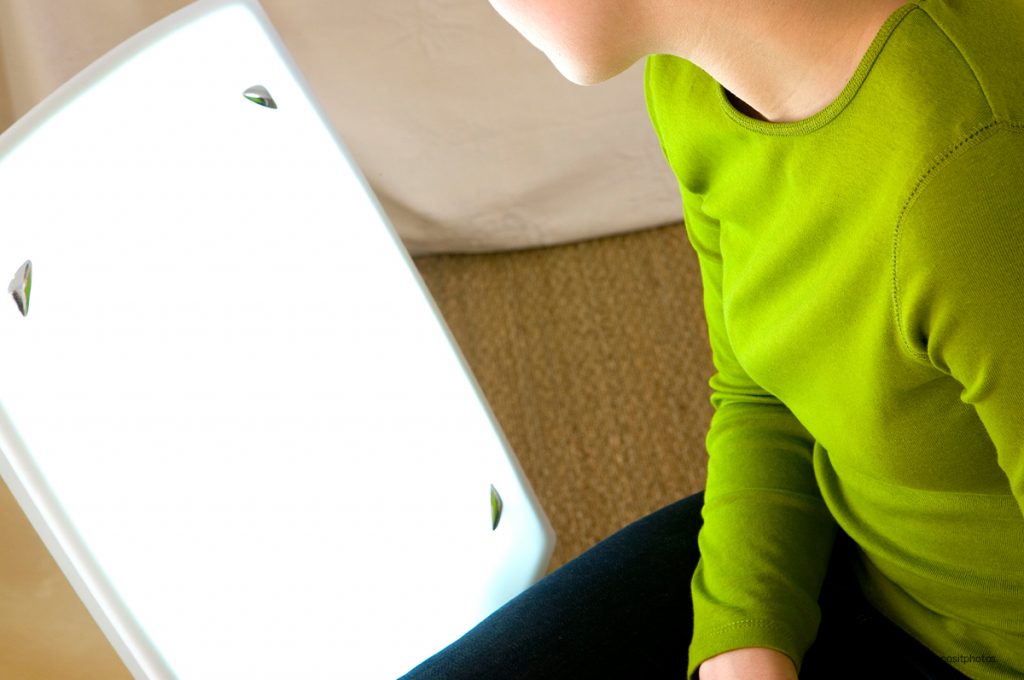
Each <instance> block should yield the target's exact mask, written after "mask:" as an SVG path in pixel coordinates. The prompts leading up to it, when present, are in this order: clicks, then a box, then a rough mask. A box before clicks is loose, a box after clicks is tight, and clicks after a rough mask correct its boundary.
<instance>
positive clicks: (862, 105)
mask: <svg viewBox="0 0 1024 680" xmlns="http://www.w3.org/2000/svg"><path fill="white" fill-rule="evenodd" d="M1022 40H1024V7H1022V2H1021V0H973V1H971V0H919V1H918V2H915V3H910V4H907V5H904V6H903V7H901V8H900V9H899V10H897V11H896V12H895V13H894V14H893V15H892V16H891V17H890V18H889V19H888V21H887V22H886V23H885V25H884V26H883V27H882V28H881V30H880V31H879V33H878V35H877V37H876V38H875V40H874V42H873V43H872V45H871V47H870V49H869V50H868V52H867V53H866V54H865V56H864V58H863V60H862V62H861V63H860V66H859V68H858V69H857V72H856V74H855V75H854V76H853V78H852V79H851V80H850V82H849V83H848V84H847V86H846V88H845V89H844V90H843V92H842V94H841V95H840V96H839V97H838V99H837V100H836V101H835V102H833V103H832V104H831V105H830V106H829V107H828V108H826V109H825V110H823V111H821V112H820V113H818V114H815V115H814V116H812V117H811V118H808V119H806V120H803V121H799V122H794V123H768V122H765V121H758V120H755V119H752V118H749V117H746V116H744V115H743V114H742V113H740V112H738V111H737V110H736V109H735V108H734V107H733V106H732V105H731V104H730V102H729V100H728V98H727V96H726V93H725V91H724V90H723V88H722V87H721V86H720V85H719V84H718V83H716V82H715V81H714V80H713V79H712V78H711V77H710V76H709V75H708V74H706V73H705V72H704V71H702V70H700V69H699V68H697V67H696V66H694V65H693V64H692V63H690V62H688V61H685V60H683V59H679V58H677V57H670V56H664V55H658V56H653V57H650V58H649V60H648V63H647V100H648V107H649V110H650V114H651V119H652V121H653V123H654V127H655V129H656V131H657V132H658V135H659V137H660V139H661V142H662V148H663V150H664V152H665V155H666V158H667V159H668V161H669V163H670V164H671V166H672V168H673V170H674V171H675V173H676V175H677V177H678V179H679V184H680V188H681V190H682V194H683V205H684V214H685V219H686V230H687V235H688V238H689V240H690V243H691V244H692V246H693V248H694V249H695V250H696V252H697V255H698V258H699V261H700V266H701V275H702V279H703V285H704V306H705V312H706V314H707V324H708V332H709V337H710V341H711V348H712V353H713V358H714V364H715V368H716V372H715V374H714V375H713V376H712V377H711V380H710V385H711V388H712V397H711V402H712V404H713V405H714V407H715V413H714V416H713V417H712V420H711V425H710V430H709V432H708V437H707V448H708V454H709V462H708V480H707V489H706V493H705V507H704V521H705V524H704V528H703V530H702V531H701V534H700V550H701V555H702V558H701V563H700V565H699V566H698V567H697V571H696V573H695V574H694V577H693V586H692V589H693V600H694V618H695V622H694V636H693V641H692V644H691V647H690V663H689V674H690V676H691V677H692V674H693V672H694V669H695V668H696V667H697V666H698V665H699V664H700V663H701V662H702V661H704V660H705V659H707V658H709V657H711V656H713V655H715V654H718V653H721V652H723V651H727V650H729V649H734V648H738V647H749V646H761V647H771V648H774V649H777V650H780V651H782V652H784V653H786V654H788V655H789V656H790V657H791V658H792V659H793V660H794V661H795V662H796V663H797V666H798V668H799V664H800V662H801V660H802V657H803V654H804V652H805V651H806V650H807V648H808V647H809V646H810V644H811V643H812V642H813V640H814V637H815V634H816V631H817V626H818V622H819V610H818V606H817V597H818V593H819V590H820V587H821V583H822V580H823V577H824V574H825V570H826V565H827V560H828V556H829V552H830V549H831V545H832V541H833V538H834V536H835V527H836V524H837V523H838V526H840V527H841V528H842V529H843V530H844V531H846V532H847V533H848V534H849V535H850V536H851V537H852V538H853V539H854V540H855V541H856V543H857V544H858V545H859V546H860V555H861V560H860V562H859V564H858V576H859V578H860V581H861V584H862V586H863V588H864V591H865V593H866V595H867V597H868V599H869V600H870V602H871V603H872V604H873V605H874V606H875V607H876V608H878V609H879V610H880V611H881V612H883V613H884V614H885V615H886V616H888V617H889V618H891V619H892V620H893V621H895V622H896V623H898V624H899V625H900V626H901V627H903V628H904V629H906V630H907V631H908V632H909V633H911V634H912V635H913V636H914V637H916V638H917V639H919V640H920V641H921V642H922V643H924V644H925V645H926V646H927V647H929V648H930V649H931V650H933V651H934V652H935V653H936V654H938V655H939V656H944V657H948V656H960V655H973V656H975V657H977V656H984V657H986V658H985V659H984V660H978V659H974V660H970V661H967V662H963V661H955V662H954V663H955V665H957V666H958V667H959V668H960V669H961V670H962V671H963V672H965V673H966V674H968V675H970V676H971V677H975V678H1010V677H1014V678H1016V677H1020V676H1021V675H1022V674H1024V513H1022V505H1024V69H1022V68H1021V64H1024V44H1022ZM864 651H865V653H870V650H864ZM988 657H994V659H993V658H988Z"/></svg>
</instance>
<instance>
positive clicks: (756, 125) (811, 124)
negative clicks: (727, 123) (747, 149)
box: [715, 2, 917, 137]
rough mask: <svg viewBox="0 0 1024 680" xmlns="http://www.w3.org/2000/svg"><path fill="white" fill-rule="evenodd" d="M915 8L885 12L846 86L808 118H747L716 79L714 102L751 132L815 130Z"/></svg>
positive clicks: (841, 104)
mask: <svg viewBox="0 0 1024 680" xmlns="http://www.w3.org/2000/svg"><path fill="white" fill-rule="evenodd" d="M916 8H917V3H916V2H910V3H907V4H906V5H903V6H902V7H900V8H899V9H897V10H896V11H895V12H893V13H892V14H891V15H889V18H888V19H886V21H885V23H884V24H882V27H881V28H880V29H878V33H877V34H876V35H875V39H874V40H872V41H871V45H870V46H869V47H868V51H867V52H865V53H864V56H863V57H861V60H860V64H859V65H858V66H857V70H856V71H855V72H854V74H853V77H852V78H850V80H849V82H848V83H846V87H844V88H843V91H842V92H840V93H839V96H838V97H836V99H835V100H834V101H833V102H832V103H831V104H829V105H828V106H826V107H825V108H824V109H822V110H821V111H819V112H818V113H816V114H814V115H813V116H811V117H809V118H804V119H803V120H797V121H793V122H789V123H771V122H768V121H764V120H758V119H757V118H751V117H750V116H748V115H746V114H744V113H741V112H740V111H738V110H737V109H736V107H734V106H733V105H732V102H730V101H729V97H728V95H727V93H726V89H725V88H724V87H723V86H722V85H721V84H718V83H716V85H715V91H716V93H717V96H718V103H719V104H720V105H721V107H722V109H723V110H724V111H725V113H726V115H728V116H729V118H731V119H732V120H733V121H734V122H735V123H736V124H738V125H741V126H743V127H745V128H747V129H748V130H751V131H753V132H758V133H761V134H765V135H773V136H786V137H789V136H794V135H802V134H807V133H809V132H814V131H815V130H818V129H820V128H822V127H824V126H825V125H827V124H828V123H830V122H831V121H832V120H833V119H834V118H835V117H836V116H838V115H839V114H840V113H842V111H843V109H845V108H846V106H847V105H848V104H849V103H850V102H851V101H853V98H854V97H855V96H856V95H857V91H858V90H860V86H861V85H862V84H863V83H864V80H865V79H866V78H867V77H868V73H869V72H870V71H871V67H872V66H873V65H874V63H875V59H877V58H878V55H879V53H881V51H882V48H883V47H885V43H886V41H888V40H889V36H890V35H892V32H893V31H894V30H895V29H896V26H897V25H899V23H900V21H902V20H903V17H905V16H906V15H907V14H909V13H910V12H911V11H913V10H914V9H916Z"/></svg>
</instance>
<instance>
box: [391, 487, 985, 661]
mask: <svg viewBox="0 0 1024 680" xmlns="http://www.w3.org/2000/svg"><path fill="white" fill-rule="evenodd" d="M703 501H704V494H703V493H697V494H695V495H693V496H690V497H688V498H684V499H683V500H681V501H677V502H676V503H673V504H672V505H669V506H667V507H665V508H662V509H661V510H659V511H657V512H655V513H652V514H650V515H648V516H646V517H644V518H642V519H639V520H637V521H636V522H633V523H632V524H630V525H629V526H627V527H625V528H624V529H622V530H620V531H618V532H617V533H615V534H613V535H612V536H610V537H608V538H607V539H605V540H604V541H601V542H600V543H598V544H597V545H595V546H594V547H593V548H591V549H590V550H588V551H587V552H585V553H583V554H582V555H580V556H579V557H577V558H576V559H574V560H572V561H571V562H569V563H567V564H565V565H563V566H562V567H561V568H559V569H557V570H556V571H554V572H552V573H551V574H549V575H548V576H546V577H545V578H543V579H541V580H540V581H538V582H537V583H536V584H534V585H533V586H532V587H530V588H528V589H527V590H526V591H524V592H523V593H522V594H520V595H519V596H518V597H516V598H514V599H512V600H511V601H510V602H508V603H507V604H506V605H505V606H503V607H501V608H500V609H498V610H497V611H496V612H495V613H494V614H492V615H491V616H489V617H488V618H487V619H485V620H484V621H483V622H482V623H480V624H479V625H478V626H476V627H475V628H473V629H472V630H471V631H469V632H468V633H467V634H466V635H464V636H463V637H462V638H460V639H459V640H457V641H456V642H454V643H453V644H451V645H450V646H448V647H447V648H445V649H443V650H442V651H440V652H438V653H437V654H436V655H434V656H432V657H431V658H429V659H427V660H426V661H424V662H423V663H421V664H420V665H419V666H417V667H416V668H414V669H413V670H412V671H411V672H410V673H409V674H408V675H405V676H403V678H402V680H427V679H431V680H434V679H436V680H490V679H497V678H502V679H508V680H522V679H531V680H533V679H536V680H552V679H555V678H558V679H560V680H564V679H566V678H588V679H591V678H645V679H650V680H656V679H659V678H666V679H667V678H671V679H672V680H685V674H686V665H687V647H688V646H689V643H690V638H691V636H692V634H693V605H692V602H691V599H690V579H691V576H692V574H693V570H694V568H695V567H696V566H697V560H698V559H699V557H700V553H699V552H698V549H697V532H698V531H699V530H700V527H701V515H700V511H701V507H702V505H703ZM853 548H854V546H853V542H852V540H851V539H850V538H849V537H848V536H846V534H844V533H842V532H841V531H840V532H839V534H838V536H837V539H836V543H835V546H834V548H833V552H832V558H831V561H830V563H829V569H828V574H827V576H826V578H825V583H824V585H823V587H822V592H821V596H820V598H819V604H820V605H821V611H822V619H821V625H820V626H819V629H818V637H817V639H816V640H815V642H814V644H813V645H812V646H811V648H810V649H809V650H808V651H807V654H806V656H805V658H804V663H803V667H802V668H801V673H800V678H801V680H826V679H827V680H835V679H837V678H839V679H841V678H858V679H860V678H889V677H892V678H901V679H906V680H947V679H952V678H955V679H961V678H965V677H966V676H965V675H963V674H961V673H959V672H958V671H957V670H955V669H954V668H953V667H952V666H950V665H949V664H947V663H945V662H944V661H942V659H940V658H939V657H937V656H936V655H935V654H933V653H932V652H931V651H929V650H928V649H927V648H926V647H924V646H923V645H922V644H920V643H919V642H917V640H915V639H914V638H912V637H911V636H910V635H908V634H907V633H906V632H904V631H903V630H902V629H901V628H899V627H898V626H896V625H895V624H894V623H892V622H891V621H889V620H888V619H886V618H885V617H884V616H882V615H881V614H880V613H878V612H877V611H876V610H875V609H874V608H872V607H871V606H870V605H869V604H868V603H867V601H866V600H865V599H864V596H863V594H862V593H861V590H860V586H859V585H858V584H857V582H856V579H855V577H854V574H853V571H852V568H851V565H852V558H853V555H854V552H853Z"/></svg>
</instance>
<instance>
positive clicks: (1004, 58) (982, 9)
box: [916, 0, 1024, 122]
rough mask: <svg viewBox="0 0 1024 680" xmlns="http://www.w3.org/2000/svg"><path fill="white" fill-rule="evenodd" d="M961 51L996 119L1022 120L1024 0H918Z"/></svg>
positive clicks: (920, 5) (1023, 113) (1023, 110)
mask: <svg viewBox="0 0 1024 680" xmlns="http://www.w3.org/2000/svg"><path fill="white" fill-rule="evenodd" d="M916 4H917V6H918V7H919V8H920V9H921V10H922V11H923V12H924V13H925V14H927V16H928V17H929V19H931V20H932V21H933V22H934V23H935V25H936V26H937V27H938V29H939V30H941V31H942V32H943V33H944V34H945V35H946V36H947V37H948V38H949V41H950V43H952V45H953V46H954V47H955V48H956V50H957V51H958V52H959V53H960V56H961V57H962V59H963V61H964V62H965V64H966V65H967V66H968V67H969V68H970V69H971V71H972V72H973V75H974V77H975V78H976V79H977V82H978V85H979V86H980V88H981V90H982V91H983V92H984V93H985V96H986V98H987V99H988V104H989V106H990V107H991V108H992V113H993V114H994V116H995V118H997V119H999V120H1016V121H1020V122H1024V75H1022V74H1024V72H1022V70H1021V67H1020V65H1021V64H1022V63H1024V0H985V1H984V2H971V1H968V0H918V2H917V3H916Z"/></svg>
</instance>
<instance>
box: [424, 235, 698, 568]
mask: <svg viewBox="0 0 1024 680" xmlns="http://www.w3.org/2000/svg"><path fill="white" fill-rule="evenodd" d="M415 261H416V264H417V266H418V268H419V270H420V273H421V274H422V276H423V278H424V281H425V282H426V284H427V286H428V288H429V289H430V290H431V292H432V294H433V296H434V298H435V300H436V302H437V304H438V307H439V308H440V310H441V313H442V314H443V316H444V317H445V320H446V321H447V323H448V326H449V328H450V329H451V331H452V334H453V335H454V336H455V339H456V341H457V342H458V344H459V346H460V348H461V349H462V352H463V354H464V356H465V357H466V361H467V363H468V364H469V365H470V368H471V370H472V371H473V374H474V375H475V376H476V379H477V381H478V382H479V383H480V386H481V389H482V390H483V392H484V394H485V395H486V397H487V400H488V402H489V403H490V405H491V408H492V410H493V411H494V414H495V417H496V418H497V420H498V422H499V423H500V424H501V427H502V429H503V430H504V432H505V435H506V437H507V438H508V441H509V443H510V445H511V447H512V449H513V450H514V451H515V453H516V455H517V457H518V458H519V461H520V463H521V464H522V466H523V469H524V471H525V472H526V475H527V477H528V479H529V480H530V483H531V484H532V485H533V488H534V490H535V491H536V493H537V496H538V498H539V499H540V502H541V504H542V506H543V508H544V511H545V512H546V513H547V515H548V517H549V519H550V520H551V523H552V525H553V527H554V529H555V532H556V533H557V535H558V542H557V546H556V548H555V554H554V556H553V558H552V563H551V568H552V569H553V568H556V567H558V566H560V565H561V564H563V563H565V562H566V561H568V560H569V559H572V558H573V557H575V556H576V555H578V554H579V553H581V552H583V551H584V550H586V549H587V548H589V547H590V546H591V545H593V544H594V543H596V542H597V541H599V540H601V539H602V538H605V537H606V536H608V535H609V534H611V533H613V532H614V531H616V530H618V529H619V528H621V527H623V526H625V525H626V524H628V523H629V522H630V521H632V520H634V519H636V518H638V517H641V516H643V515H645V514H647V513H649V512H652V511H654V510H656V509H658V508H660V507H662V506H664V505H667V504H668V503H670V502H672V501H674V500H677V499H679V498H681V497H683V496H685V495H688V494H690V493H692V492H694V491H697V490H699V489H701V488H703V486H704V477H705V458H706V456H705V448H704V436H705V433H706V431H707V424H708V422H709V421H710V418H711V406H710V402H709V401H708V397H709V395H710V389H709V388H708V384H707V380H708V377H709V376H710V375H711V371H712V364H711V355H710V349H709V347H708V341H707V330H706V326H705V322H704V317H703V308H702V306H701V288H700V274H699V271H698V268H697V262H696V257H695V256H694V254H693V251H692V249H691V248H690V246H689V244H688V243H687V242H686V235H685V231H684V230H683V228H682V227H681V226H679V225H675V226H669V227H661V228H657V229H649V230H644V231H639V232H634V233H630V234H624V235H617V236H612V237H608V238H603V239H596V240H591V241H584V242H580V243H574V244H570V245H565V246H560V247H557V248H543V249H536V250H523V251H515V252H508V253H494V254H484V255H436V256H429V257H420V258H416V260H415Z"/></svg>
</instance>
